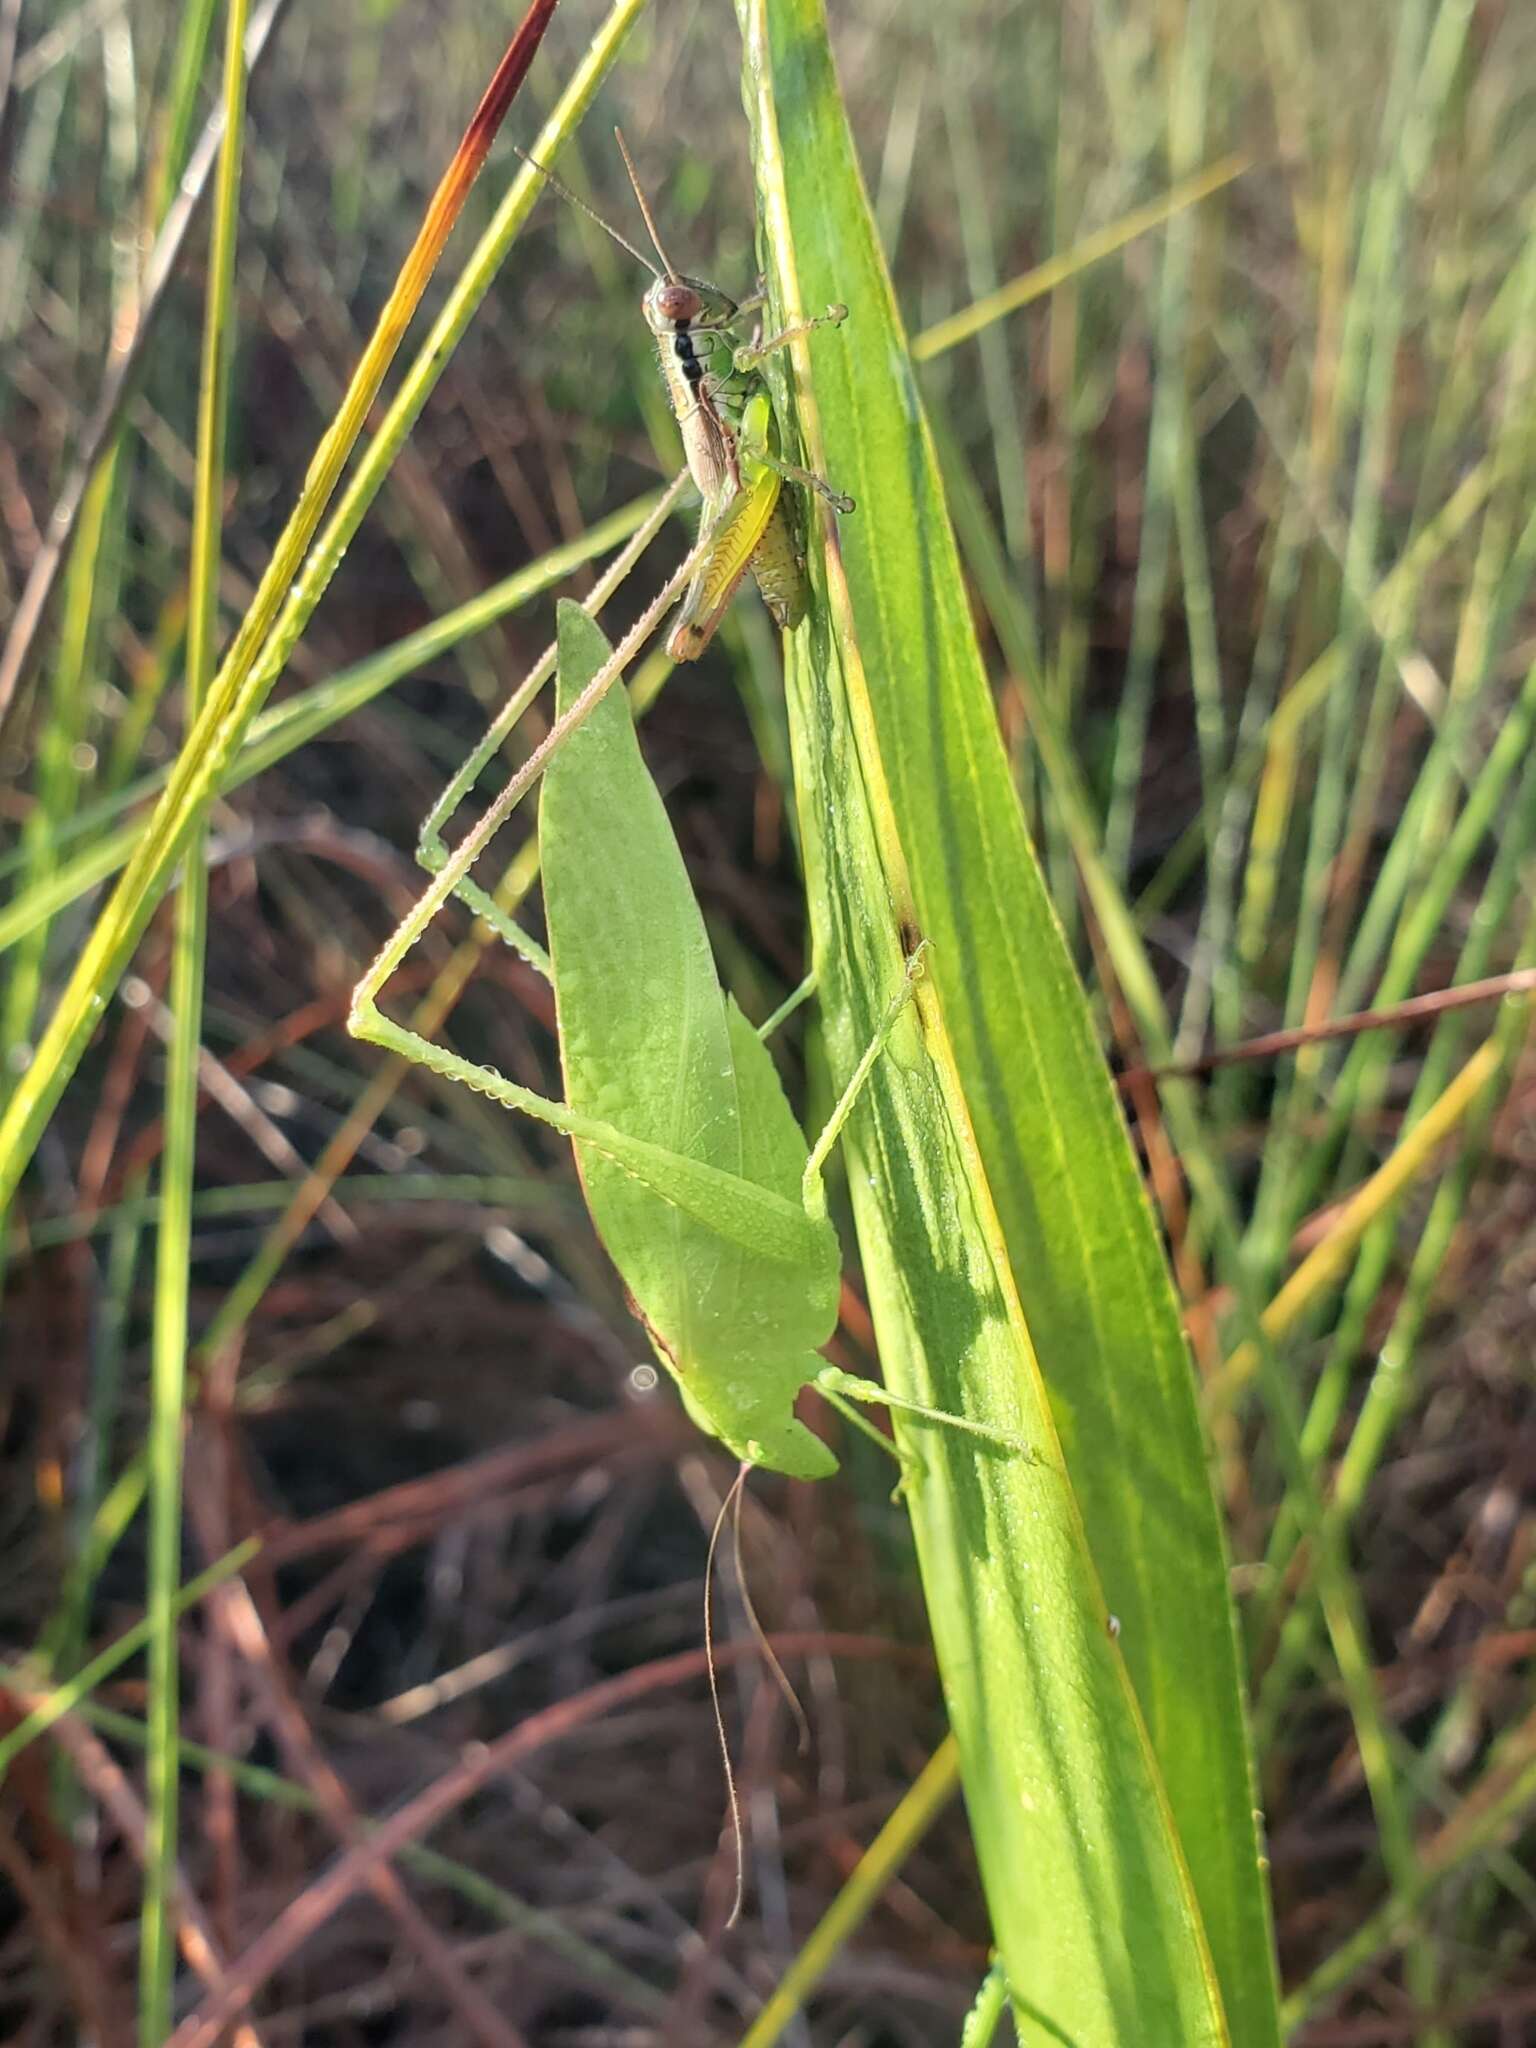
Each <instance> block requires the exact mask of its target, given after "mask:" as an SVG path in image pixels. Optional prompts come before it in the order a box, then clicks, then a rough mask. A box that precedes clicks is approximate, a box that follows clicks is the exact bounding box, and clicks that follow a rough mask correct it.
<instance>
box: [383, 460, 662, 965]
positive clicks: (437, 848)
mask: <svg viewBox="0 0 1536 2048" xmlns="http://www.w3.org/2000/svg"><path fill="white" fill-rule="evenodd" d="M687 482H688V472H687V470H686V469H683V470H680V471H679V472H678V474H677V475H676V476H675V477H674V478H673V479H672V482H671V483H670V485H669V486H668V487H667V489H666V490H665V491H663V492H662V494H661V497H660V498H659V499H658V500H657V502H656V504H655V505H654V506H652V508H651V510H650V511H649V512H648V513H647V514H646V516H645V518H644V519H643V520H642V521H641V522H640V524H639V526H637V527H636V529H635V531H634V533H633V534H632V535H631V536H630V538H629V540H628V541H627V542H626V543H625V544H624V546H623V547H622V548H621V549H620V550H619V552H618V554H617V555H615V556H614V558H613V560H612V561H611V562H610V563H609V565H608V567H607V568H606V569H605V570H604V571H603V574H602V575H601V576H600V577H599V578H598V580H597V582H596V583H595V584H594V585H593V588H592V592H591V595H590V596H589V597H588V599H587V601H586V604H585V605H584V607H583V609H584V610H585V611H586V612H588V613H589V614H590V615H591V616H592V617H593V618H596V616H597V615H598V613H599V612H600V611H601V610H602V608H603V606H604V605H605V604H606V603H607V602H608V599H609V598H610V597H612V595H613V593H614V592H615V591H616V590H617V589H618V588H619V586H620V584H621V583H623V581H624V580H625V578H626V577H627V576H628V574H629V572H630V570H631V569H632V568H633V567H634V565H635V563H636V562H637V561H638V560H639V558H640V556H641V555H642V554H643V553H644V551H645V549H646V548H647V547H648V546H649V545H650V543H651V541H652V540H653V539H654V538H655V536H656V534H657V532H658V531H659V530H660V528H661V526H662V524H663V523H664V521H665V520H666V518H667V515H668V514H669V513H670V512H671V510H672V507H673V506H674V505H675V504H676V503H677V500H678V498H679V497H680V496H681V494H682V492H683V489H684V487H685V486H686V484H687ZM555 661H556V648H555V646H554V644H553V643H551V644H550V645H549V646H548V647H546V648H545V650H544V652H543V654H541V655H540V657H539V659H538V660H537V661H536V662H535V663H534V665H533V667H532V668H531V669H530V670H529V671H528V673H527V675H526V676H524V677H523V679H522V681H521V682H520V683H519V684H518V685H517V687H516V689H514V690H513V692H512V694H511V695H510V696H509V697H508V699H507V701H506V703H505V704H504V705H503V706H502V707H501V710H500V711H499V712H498V713H497V714H496V717H495V718H494V719H493V720H492V722H491V724H490V726H489V727H488V728H487V730H486V733H485V735H484V737H483V738H482V739H481V741H480V743H479V745H478V746H477V747H476V748H475V749H474V751H473V752H472V753H471V754H470V755H469V756H468V758H467V759H466V760H465V761H463V762H462V763H461V764H460V767H459V769H458V772H457V773H456V774H455V775H454V777H453V779H452V780H451V781H450V782H449V783H448V785H447V787H446V788H445V789H444V791H443V793H442V795H441V796H440V797H439V798H438V800H437V802H436V803H435V804H434V805H433V806H432V808H431V810H430V811H428V813H427V815H426V817H425V819H424V820H423V821H422V827H421V833H420V836H419V838H418V840H417V846H416V859H417V861H418V862H419V863H420V865H421V866H422V867H424V868H425V869H426V871H427V873H428V874H429V875H437V874H441V873H442V871H443V869H444V868H445V867H447V865H448V864H449V861H450V859H451V858H452V855H451V853H450V849H449V847H448V843H447V841H446V839H445V838H444V837H443V833H444V828H445V827H446V825H447V823H448V821H449V819H450V818H452V816H453V814H454V812H455V811H457V809H458V807H459V805H460V804H461V803H463V801H464V799H465V798H466V797H467V796H468V795H469V793H470V791H471V790H472V789H473V788H474V787H475V785H476V783H477V782H478V781H479V780H480V777H481V776H482V775H483V774H484V773H485V770H486V769H487V768H488V767H489V766H490V765H491V763H492V762H493V761H494V760H495V759H496V757H497V755H498V754H499V753H500V752H501V749H502V747H503V745H504V744H505V742H506V739H507V736H508V734H509V733H510V732H511V731H512V729H513V727H514V726H515V725H516V724H517V722H518V720H519V719H520V718H521V717H522V715H523V713H524V712H525V711H526V710H527V708H528V706H529V705H530V704H531V703H532V702H533V700H534V698H535V697H536V696H537V695H538V693H539V691H540V690H541V689H542V688H543V686H544V684H545V683H546V682H547V681H548V680H549V678H550V677H551V676H552V675H553V674H554V672H555ZM453 894H454V895H455V896H457V897H458V898H459V900H460V902H462V903H465V904H467V905H468V906H469V908H470V909H471V910H473V911H474V912H475V914H476V916H477V917H481V918H483V919H484V920H485V922H486V923H487V924H488V925H489V926H490V928H491V930H492V931H493V932H495V933H496V935H497V937H498V938H500V939H501V940H503V941H504V942H505V944H507V945H508V946H510V947H511V948H512V949H513V951H514V952H516V953H519V954H521V956H522V957H523V959H525V960H526V961H528V963H529V964H530V966H533V967H536V968H537V969H538V971H539V972H540V973H541V974H542V975H544V976H545V978H546V979H548V976H549V959H548V956H547V954H546V953H545V951H544V949H543V947H542V946H540V945H539V943H538V941H537V940H536V939H534V938H532V937H531V936H530V935H529V934H528V933H527V932H525V931H524V930H523V928H522V926H521V925H520V924H518V923H517V921H516V919H515V918H513V916H512V915H511V913H510V912H509V911H508V910H507V909H506V908H505V906H504V905H503V904H501V903H499V902H497V900H496V897H495V896H494V895H493V894H492V893H491V892H490V891H489V890H488V889H484V888H482V887H481V885H480V884H479V883H478V882H477V881H476V880H475V879H474V877H473V876H472V875H469V874H467V873H466V874H461V875H459V876H458V877H457V878H456V879H455V881H454V883H453Z"/></svg>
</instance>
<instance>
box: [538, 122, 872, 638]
mask: <svg viewBox="0 0 1536 2048" xmlns="http://www.w3.org/2000/svg"><path fill="white" fill-rule="evenodd" d="M614 134H615V135H616V136H617V138H618V144H619V150H620V152H621V154H622V156H623V158H624V168H625V169H626V170H627V171H628V173H629V182H630V184H631V185H632V186H633V187H634V193H635V198H636V199H637V201H638V202H639V206H640V213H641V217H642V218H643V220H644V221H645V226H646V232H647V233H648V234H649V236H650V238H651V243H652V246H653V247H654V248H655V251H656V254H657V256H658V257H659V258H660V259H661V268H660V269H659V270H658V269H657V267H656V265H655V264H654V263H652V261H651V260H650V258H649V257H648V256H646V255H644V254H643V253H642V252H641V251H640V250H639V249H637V248H636V247H635V245H634V243H633V242H631V241H628V240H627V239H626V238H625V237H624V236H623V235H621V234H620V233H619V231H618V229H617V228H614V227H610V225H609V224H608V222H607V221H605V220H604V219H603V217H602V215H601V214H599V213H596V212H594V211H593V209H592V208H591V207H590V206H588V205H587V203H586V201H585V200H583V199H578V198H577V196H576V194H575V193H574V192H572V191H571V190H570V188H569V187H568V186H566V185H564V184H562V183H561V182H560V180H559V179H558V178H556V177H555V176H554V174H553V173H552V172H550V171H548V170H546V169H545V168H544V166H543V165H542V164H539V163H535V162H534V161H533V159H532V158H529V159H528V161H529V162H530V163H533V168H534V169H535V170H537V171H539V172H540V173H541V174H542V175H543V176H544V177H545V178H547V179H548V180H549V182H550V183H551V184H552V185H553V186H554V187H555V189H556V190H557V191H558V192H559V193H560V194H561V196H562V197H563V198H565V199H568V200H569V201H570V203H571V204H572V205H573V206H576V207H579V208H580V209H581V211H582V212H583V213H584V214H586V215H587V217H588V219H589V220H592V221H595V222H596V224H597V226H598V227H600V228H601V229H602V231H603V233H604V234H605V235H608V236H610V237H611V238H612V239H613V240H614V241H615V242H617V243H618V245H619V247H620V248H621V249H624V250H626V251H627V252H628V253H629V254H630V255H631V256H633V257H634V259H635V261H636V262H637V263H642V264H644V266H645V268H646V269H647V270H649V271H650V273H651V276H652V279H653V280H654V281H653V283H652V284H651V285H650V287H649V289H648V290H647V291H646V293H645V296H644V298H643V299H642V300H641V310H642V312H643V314H644V316H645V323H646V325H647V327H649V328H650V330H651V335H652V338H653V340H654V341H655V344H656V357H657V361H658V363H659V364H660V366H661V374H662V380H663V382H664V383H665V384H666V387H667V397H668V399H669V400H670V401H671V405H672V411H673V413H674V414H675V415H676V418H677V424H678V428H679V431H680V432H681V434H682V437H683V452H684V454H685V456H686V457H687V461H688V473H689V475H690V476H691V477H692V478H693V481H694V484H695V486H696V488H697V490H698V493H699V497H700V500H701V501H702V502H701V508H700V513H699V540H700V542H701V543H703V542H704V541H706V540H707V541H708V543H709V546H708V549H707V552H706V553H705V555H704V558H703V560H702V561H701V562H700V563H699V565H698V567H697V569H696V570H695V571H694V575H693V580H692V582H691V583H690V584H689V586H688V589H687V592H686V593H685V595H684V598H683V602H682V605H681V607H680V609H679V611H678V615H677V618H676V620H675V621H674V622H673V627H672V633H671V637H670V638H669V640H668V642H667V652H668V653H669V654H670V655H671V657H672V659H673V660H674V661H694V660H697V658H698V656H699V655H701V654H702V653H703V652H704V649H705V648H706V647H707V646H708V645H709V643H710V641H711V640H712V639H713V638H714V636H715V633H716V631H717V629H718V627H719V625H720V621H721V620H722V619H723V618H724V616H725V613H726V610H727V608H728V606H729V605H730V602H731V599H732V598H733V597H734V596H735V594H736V591H737V588H738V587H739V585H740V583H741V580H742V578H743V576H745V575H746V573H747V571H748V570H749V569H750V570H751V572H752V574H753V576H754V578H755V579H756V582H757V587H758V589H759V590H760V591H761V592H762V594H763V600H764V602H765V603H766V604H767V606H768V609H769V611H770V612H771V613H772V614H773V616H774V619H775V620H776V621H777V622H778V624H779V625H780V626H782V627H783V628H784V630H785V631H786V632H788V631H791V630H792V629H793V628H794V627H796V626H798V625H799V624H800V621H801V620H802V619H803V618H804V617H805V609H806V603H807V599H808V586H807V583H806V575H805V552H804V548H803V546H802V543H801V540H800V536H799V532H798V521H797V520H796V518H795V515H794V512H793V510H792V508H791V503H790V501H789V500H788V499H787V498H786V497H785V494H784V485H785V484H786V482H788V483H797V484H801V485H803V486H804V487H805V488H806V489H807V490H809V491H814V492H816V493H817V495H818V496H819V497H822V498H824V499H825V500H826V502H827V503H828V504H829V505H830V506H831V507H832V509H833V510H834V511H835V512H845V513H846V512H851V511H852V510H853V509H854V506H853V500H852V498H849V497H845V496H844V494H843V493H842V492H841V491H837V490H834V489H833V488H832V486H831V485H830V484H829V483H827V482H826V481H825V480H824V479H823V478H821V477H819V476H814V475H812V473H811V472H810V471H809V470H808V469H801V468H799V467H798V465H797V464H795V463H793V462H789V461H786V460H785V457H784V453H783V448H782V436H781V434H780V429H779V423H778V420H777V418H776V417H775V414H774V410H773V399H772V396H771V394H770V392H769V390H768V386H767V384H766V382H765V381H764V378H763V375H762V372H761V370H760V368H759V367H758V366H759V365H760V364H761V363H762V361H763V360H764V358H765V357H767V356H769V355H771V354H773V353H774V352H775V350H777V349H781V348H783V347H784V346H785V345H786V344H787V343H789V342H791V341H793V340H795V339H796V337H797V336H799V335H801V334H809V333H813V332H814V331H815V330H816V329H817V328H818V327H836V326H839V325H840V324H841V323H842V322H843V321H844V320H846V319H847V317H848V308H847V307H846V306H829V307H828V308H827V310H826V312H825V313H824V314H822V315H821V316H820V317H819V318H817V319H813V320H802V321H797V322H796V323H795V324H794V325H792V326H789V327H786V328H784V329H782V331H781V332H779V333H778V334H775V335H771V336H770V337H768V338H767V339H766V340H764V339H762V338H761V337H760V336H759V337H756V338H754V339H753V340H752V341H751V342H748V343H745V344H742V343H738V342H737V341H736V340H735V339H734V338H733V335H732V329H733V328H735V327H736V326H737V325H738V323H739V322H740V321H742V320H743V319H745V318H746V317H747V315H748V314H751V313H755V312H757V311H759V310H760V309H761V307H762V305H763V303H764V301H763V295H762V293H761V292H758V293H755V294H753V296H752V297H750V298H747V299H744V300H741V301H740V302H738V301H737V300H735V299H733V298H731V297H730V296H729V295H728V294H727V293H726V292H723V291H721V289H720V287H719V286H718V285H715V284H710V283H709V282H708V280H707V279H705V278H702V277H687V276H685V275H684V274H683V273H682V272H681V271H680V270H678V269H677V267H676V265H675V264H674V263H673V262H672V259H671V257H670V256H668V254H667V252H666V249H665V247H664V246H663V243H662V240H661V236H660V233H659V232H658V230H657V227H656V221H655V218H654V216H653V214H652V212H651V208H650V204H649V202H648V201H647V199H646V196H645V192H644V189H643V188H642V186H641V183H640V179H639V176H638V174H637V173H636V170H635V166H634V161H633V159H632V158H631V156H630V154H629V148H628V145H627V144H626V143H625V140H624V137H623V135H622V133H620V131H619V130H618V129H615V130H614Z"/></svg>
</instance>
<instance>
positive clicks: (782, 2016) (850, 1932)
mask: <svg viewBox="0 0 1536 2048" xmlns="http://www.w3.org/2000/svg"><path fill="white" fill-rule="evenodd" d="M959 1785H960V1753H959V1750H958V1748H957V1747H956V1744H955V1738H954V1736H953V1735H947V1736H946V1737H945V1738H944V1740H943V1742H942V1743H941V1744H940V1745H939V1747H938V1748H937V1749H936V1750H935V1751H934V1753H933V1755H932V1756H931V1757H930V1758H929V1759H928V1761H927V1763H926V1764H924V1766H923V1768H922V1770H921V1771H920V1772H919V1773H918V1775H917V1777H916V1778H915V1779H914V1780H913V1782H912V1784H911V1785H910V1786H909V1787H908V1789H907V1791H906V1792H905V1793H904V1794H903V1796H902V1799H901V1803H900V1804H899V1805H898V1806H897V1808H896V1810H895V1812H894V1813H893V1814H892V1815H891V1817H890V1819H889V1820H888V1821H887V1822H886V1823H885V1825H884V1827H883V1828H881V1830H880V1832H879V1834H878V1835H876V1837H875V1839H874V1840H873V1841H872V1842H871V1843H870V1845H869V1847H868V1848H867V1849H866V1850H865V1851H864V1854H863V1855H862V1856H861V1857H860V1858H859V1860H858V1862H857V1863H856V1864H855V1866H854V1869H853V1874H852V1876H851V1877H850V1878H849V1879H848V1881H847V1883H846V1884H845V1885H844V1886H843V1888H842V1890H841V1891H840V1892H839V1893H838V1895H837V1897H836V1898H835V1899H834V1900H833V1901H832V1904H831V1905H830V1906H829V1907H828V1908H827V1910H826V1912H825V1913H823V1914H822V1916H821V1919H820V1921H819V1922H818V1923H817V1925H816V1927H815V1929H814V1930H813V1932H812V1933H811V1934H810V1935H809V1936H808V1937H807V1939H806V1940H805V1942H804V1943H803V1944H802V1946H801V1949H800V1953H799V1954H798V1955H797V1956H796V1957H795V1960H794V1961H793V1962H792V1963H791V1964H790V1966H789V1968H788V1969H787V1970H786V1971H785V1972H784V1975H783V1976H782V1977H781V1978H780V1979H779V1981H778V1983H777V1984H776V1985H775V1986H774V1989H773V1992H772V1994H771V1996H770V1997H769V1999H768V2002H767V2004H766V2005H764V2007H763V2009H762V2011H761V2012H760V2013H759V2014H758V2016H757V2018H756V2019H755V2020H754V2021H753V2022H752V2024H751V2026H750V2027H748V2029H747V2031H746V2033H745V2034H743V2035H742V2037H741V2048H774V2043H775V2042H778V2041H781V2040H783V2038H784V2035H785V2033H786V2031H787V2030H788V2029H789V2027H790V2026H791V2025H792V2024H793V2023H794V2021H795V2019H796V2017H797V2016H798V2015H799V2014H801V2013H803V2012H804V2010H805V2007H806V2005H807V2003H808V2002H809V2000H810V1997H811V1994H812V1992H813V1991H814V1990H815V1989H816V1986H817V1985H818V1984H819V1983H820V1982H821V1980H822V1978H823V1977H824V1976H825V1975H826V1974H827V1971H828V1970H829V1969H830V1968H831V1967H832V1964H833V1962H834V1961H835V1960H836V1958H837V1956H838V1955H839V1954H840V1953H841V1951H842V1950H843V1949H844V1948H846V1947H847V1945H848V1943H849V1942H850V1941H851V1940H852V1938H853V1936H854V1935H855V1933H857V1931H858V1929H859V1927H860V1926H861V1925H862V1923H863V1922H864V1921H865V1920H866V1919H867V1918H868V1917H869V1915H870V1913H871V1912H872V1911H873V1910H874V1908H875V1906H877V1905H878V1904H879V1902H880V1900H881V1898H882V1897H883V1896H884V1894H885V1892H886V1891H887V1890H888V1889H889V1887H890V1885H891V1884H892V1882H893V1881H894V1879H895V1877H896V1873H897V1872H898V1871H899V1870H900V1869H901V1866H902V1865H903V1863H905V1862H906V1860H907V1858H908V1857H909V1856H910V1855H911V1853H912V1851H913V1850H914V1849H915V1848H916V1847H917V1845H918V1843H919V1842H920V1841H921V1840H922V1839H923V1836H924V1835H925V1834H927V1832H928V1830H929V1828H931V1827H932V1826H933V1824H934V1822H935V1821H936V1820H937V1819H938V1817H939V1815H940V1814H941V1813H942V1812H943V1811H944V1809H945V1808H946V1807H947V1806H948V1805H949V1803H950V1801H951V1800H952V1799H953V1798H954V1796H955V1793H956V1792H957V1791H958V1789H959Z"/></svg>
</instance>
